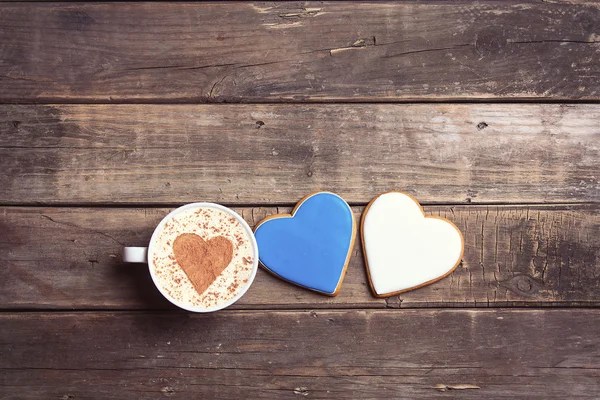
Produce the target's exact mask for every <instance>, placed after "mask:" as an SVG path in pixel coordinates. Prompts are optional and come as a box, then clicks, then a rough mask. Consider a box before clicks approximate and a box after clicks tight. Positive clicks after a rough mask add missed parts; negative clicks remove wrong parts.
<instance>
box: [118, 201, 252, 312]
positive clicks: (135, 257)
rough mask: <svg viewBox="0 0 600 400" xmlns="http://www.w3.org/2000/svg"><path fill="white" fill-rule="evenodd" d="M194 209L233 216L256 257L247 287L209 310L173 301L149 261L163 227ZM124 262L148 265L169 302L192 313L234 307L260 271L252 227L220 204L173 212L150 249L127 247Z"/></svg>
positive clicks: (160, 226)
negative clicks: (176, 217) (220, 212)
mask: <svg viewBox="0 0 600 400" xmlns="http://www.w3.org/2000/svg"><path fill="white" fill-rule="evenodd" d="M194 208H214V209H217V210H220V211H223V212H225V213H227V214H229V215H231V216H232V217H234V218H235V219H236V220H237V221H238V222H239V223H240V224H241V225H242V227H243V228H244V230H245V231H246V233H247V234H248V237H249V238H250V244H251V245H252V250H253V252H254V255H253V258H252V259H253V263H252V272H251V273H250V277H249V278H248V282H247V283H246V285H245V286H244V287H243V288H241V289H240V291H239V292H238V293H237V294H236V295H235V296H234V297H233V298H232V299H230V300H227V301H225V302H223V303H219V304H217V305H216V306H213V307H209V308H206V307H193V306H190V305H188V304H184V303H181V302H178V301H176V300H175V299H173V298H172V297H171V296H169V294H168V293H167V292H166V291H165V290H164V288H162V287H161V285H160V284H159V283H158V280H157V278H156V275H155V272H154V270H155V268H154V265H152V264H150V263H151V261H149V260H153V259H154V257H153V255H154V247H155V246H154V245H155V239H156V236H157V235H158V234H159V233H160V231H161V230H162V227H163V226H164V224H166V223H167V222H168V221H169V220H171V218H173V217H174V216H175V215H177V214H179V213H181V212H183V211H186V210H189V209H194ZM123 261H124V262H128V263H148V268H149V270H150V276H152V281H153V282H154V285H155V286H156V288H157V289H158V290H159V291H160V293H161V294H162V295H163V296H164V297H165V298H166V299H167V300H169V301H170V302H171V303H173V304H175V305H176V306H177V307H180V308H183V309H184V310H187V311H192V312H212V311H217V310H221V309H223V308H226V307H229V306H230V305H232V304H233V303H235V302H236V301H238V300H239V299H240V297H242V296H243V295H244V294H245V293H246V291H247V290H248V288H250V285H251V284H252V282H253V281H254V277H255V276H256V271H257V270H258V245H257V244H256V239H255V238H254V233H253V232H252V229H250V227H249V226H248V224H247V223H246V221H244V219H243V218H242V217H241V216H240V215H239V214H237V213H236V212H235V211H233V210H231V209H229V208H227V207H224V206H222V205H220V204H214V203H190V204H186V205H184V206H181V207H179V208H177V209H175V210H173V211H171V212H170V213H169V214H168V215H167V216H166V217H164V218H163V219H162V221H160V223H159V224H158V225H157V226H156V228H155V229H154V233H152V238H151V239H150V244H149V245H148V247H125V248H124V249H123Z"/></svg>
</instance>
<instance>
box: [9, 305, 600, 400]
mask: <svg viewBox="0 0 600 400" xmlns="http://www.w3.org/2000/svg"><path fill="white" fill-rule="evenodd" d="M599 314H600V311H598V310H580V309H575V310H546V311H540V310H470V311H469V310H402V311H385V310H379V311H377V310H362V311H358V310H351V311H344V310H340V311H321V310H317V311H308V310H306V311H286V312H281V311H251V312H244V311H224V312H220V313H216V314H210V315H190V314H187V313H183V312H182V313H168V314H167V313H155V314H153V313H145V312H140V313H125V312H121V313H110V312H104V313H81V312H80V313H51V314H46V313H18V314H14V313H2V314H0V350H1V351H0V353H1V354H2V357H0V369H1V370H2V373H1V374H0V396H1V397H2V398H4V399H7V400H8V399H19V400H21V399H48V398H57V399H59V398H62V399H79V398H94V399H109V398H110V399H112V398H114V396H115V394H116V393H118V397H119V398H120V399H130V398H131V399H139V398H140V397H143V398H146V399H158V398H161V399H162V398H168V397H170V396H172V397H173V398H180V397H181V398H189V397H195V398H204V399H209V398H210V399H236V400H237V399H240V398H252V399H288V398H289V399H298V398H303V397H306V398H319V399H322V398H328V399H331V398H344V399H346V398H357V399H358V398H360V399H399V398H411V399H414V398H427V399H431V398H464V399H481V398H493V399H517V398H518V399H521V398H523V399H564V398H590V399H592V398H597V395H598V391H599V390H600V339H599V338H600V324H599V323H598V322H597V321H598V318H599V317H600V315H599ZM438 385H442V387H443V386H446V385H447V386H454V387H461V386H462V387H465V385H469V386H472V387H473V386H475V387H479V388H480V389H464V390H449V391H446V392H442V391H440V390H439V389H436V387H439V386H438Z"/></svg>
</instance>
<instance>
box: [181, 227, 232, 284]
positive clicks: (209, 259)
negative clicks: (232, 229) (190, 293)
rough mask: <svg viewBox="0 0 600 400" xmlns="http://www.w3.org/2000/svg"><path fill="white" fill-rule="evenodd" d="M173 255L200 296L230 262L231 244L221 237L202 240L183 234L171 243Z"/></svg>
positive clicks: (192, 234)
mask: <svg viewBox="0 0 600 400" xmlns="http://www.w3.org/2000/svg"><path fill="white" fill-rule="evenodd" d="M173 253H174V255H175V260H177V264H179V266H180V267H181V269H183V271H184V272H185V274H186V275H187V276H188V278H189V279H190V281H191V282H192V284H193V285H194V288H195V289H196V291H197V292H198V294H202V293H204V291H205V290H206V289H207V288H208V287H209V286H210V284H211V283H213V282H214V281H215V279H217V277H218V276H219V275H220V274H221V272H223V270H224V269H225V268H227V266H228V265H229V263H230V262H231V258H232V257H233V244H232V243H231V241H230V240H229V239H227V238H225V237H223V236H217V237H214V238H212V239H210V240H204V239H202V238H201V237H200V236H198V235H196V234H194V233H183V234H181V235H179V236H177V238H176V239H175V241H174V242H173Z"/></svg>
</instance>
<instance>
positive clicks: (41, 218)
mask: <svg viewBox="0 0 600 400" xmlns="http://www.w3.org/2000/svg"><path fill="white" fill-rule="evenodd" d="M236 210H237V211H238V212H239V213H240V214H241V215H243V217H244V218H245V219H246V221H247V222H248V223H249V224H250V225H251V226H254V225H255V224H256V223H257V222H258V221H259V220H261V219H262V218H264V217H265V216H268V215H272V214H275V213H277V212H280V213H281V212H283V213H285V212H289V211H290V210H291V208H285V207H279V208H276V207H263V208H249V207H245V208H244V207H242V208H236ZM354 210H355V212H356V218H357V219H359V218H360V213H361V212H362V207H355V208H354ZM169 211H170V209H164V208H144V209H142V208H138V209H130V208H101V207H99V208H35V207H27V208H20V207H4V208H1V209H0V216H1V218H0V238H1V239H0V268H1V269H2V276H3V279H2V280H0V304H1V305H2V307H3V308H5V309H165V308H167V309H174V307H173V306H171V305H170V303H168V302H167V301H166V300H165V299H164V298H162V296H161V295H160V294H159V292H158V291H157V290H156V289H155V287H154V286H153V283H152V281H151V278H150V275H149V272H148V269H147V266H145V265H135V264H129V265H127V264H123V263H122V261H121V250H122V248H123V246H145V245H147V244H148V241H149V240H150V236H151V234H152V231H153V229H154V226H156V224H157V223H158V222H159V221H160V220H161V219H162V217H163V216H165V215H166V214H167V213H168V212H169ZM425 212H426V214H427V215H439V216H442V217H445V218H448V219H449V220H451V221H452V222H454V223H455V224H456V225H457V226H458V228H459V229H460V230H461V231H462V233H463V235H464V237H465V252H464V257H463V263H462V264H461V265H460V266H459V267H458V268H457V269H456V270H455V271H454V272H453V274H452V275H451V276H449V277H447V278H445V279H443V280H441V281H439V282H436V283H434V284H432V285H430V286H426V287H424V288H421V289H418V290H415V291H411V292H407V293H403V294H400V295H399V296H393V297H390V298H388V299H376V298H375V297H373V295H372V294H371V291H370V288H369V285H368V281H367V276H366V272H365V268H364V261H363V257H362V252H361V248H360V240H359V238H357V241H356V244H355V247H354V251H353V253H352V258H351V261H350V264H349V267H348V272H347V274H346V277H345V279H344V282H343V284H342V287H341V291H340V294H339V295H338V296H337V297H333V298H331V297H327V296H323V295H320V294H316V293H312V292H310V291H308V290H306V289H302V288H298V287H296V286H294V285H291V284H289V283H286V282H283V281H281V280H279V279H277V278H275V277H273V276H271V275H270V274H268V273H266V272H265V271H262V270H260V271H259V273H258V275H257V277H256V280H255V281H254V284H253V285H252V287H251V288H250V290H249V291H248V293H246V294H245V295H244V297H242V299H241V300H240V301H239V302H238V303H236V304H235V305H234V306H233V308H238V309H273V308H278V309H298V308H309V309H310V308H362V307H364V308H385V307H393V308H406V307H464V306H467V307H503V306H541V307H550V306H571V307H573V306H599V305H600V262H599V260H600V242H599V240H600V212H599V208H598V205H568V206H490V207H485V206H427V207H425Z"/></svg>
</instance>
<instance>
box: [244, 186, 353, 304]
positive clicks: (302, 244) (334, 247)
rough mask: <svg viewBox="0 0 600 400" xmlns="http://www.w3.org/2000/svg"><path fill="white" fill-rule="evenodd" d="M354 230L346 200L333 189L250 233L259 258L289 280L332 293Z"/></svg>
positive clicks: (342, 269) (340, 273)
mask: <svg viewBox="0 0 600 400" xmlns="http://www.w3.org/2000/svg"><path fill="white" fill-rule="evenodd" d="M353 233H354V219H353V215H352V210H351V209H350V207H349V206H348V204H347V203H346V202H345V201H344V200H343V199H342V198H340V197H339V196H337V195H335V194H333V193H327V192H320V193H316V194H314V195H312V196H310V197H309V198H307V199H306V200H304V201H303V202H302V204H301V205H300V207H298V208H297V209H296V213H295V214H294V216H293V217H281V218H274V219H270V220H267V221H265V222H264V223H262V224H260V225H259V226H258V228H257V229H256V231H255V232H254V235H255V237H256V242H257V243H258V254H259V255H260V256H259V259H260V262H261V263H262V264H263V266H264V267H265V268H267V269H268V270H269V271H271V272H273V273H274V274H276V275H278V276H280V277H281V278H283V279H286V280H288V281H290V282H293V283H296V284H298V285H301V286H304V287H307V288H309V289H313V290H317V291H319V292H323V293H327V294H333V293H334V292H335V289H336V287H337V286H338V283H339V282H340V279H341V278H342V273H343V271H344V266H345V264H346V257H347V256H348V252H349V251H350V245H351V242H352V237H353Z"/></svg>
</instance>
